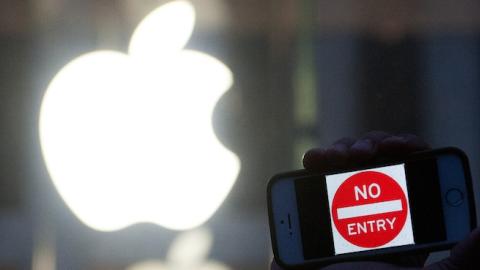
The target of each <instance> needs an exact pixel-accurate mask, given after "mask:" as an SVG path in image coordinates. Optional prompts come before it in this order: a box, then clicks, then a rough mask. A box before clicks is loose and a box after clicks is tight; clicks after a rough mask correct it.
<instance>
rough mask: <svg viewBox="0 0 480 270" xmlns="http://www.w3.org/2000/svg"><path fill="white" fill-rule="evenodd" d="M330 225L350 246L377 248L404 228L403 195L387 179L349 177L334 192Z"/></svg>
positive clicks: (362, 174) (370, 175)
mask: <svg viewBox="0 0 480 270" xmlns="http://www.w3.org/2000/svg"><path fill="white" fill-rule="evenodd" d="M331 208H332V218H333V223H334V224H335V227H336V229H337V231H338V232H339V233H340V235H341V236H342V237H343V238H344V239H345V240H347V241H348V242H350V243H351V244H353V245H356V246H359V247H364V248H375V247H380V246H383V245H385V244H387V243H388V242H390V241H392V240H393V239H394V238H395V237H396V236H397V235H398V234H399V233H400V232H401V231H402V228H403V226H404V225H405V221H406V219H407V214H408V204H407V199H406V195H405V193H404V191H403V189H402V188H401V186H400V185H399V184H398V183H397V182H396V181H395V180H394V179H393V178H392V177H390V176H388V175H386V174H384V173H381V172H376V171H364V172H360V173H357V174H354V175H352V176H350V177H349V178H348V179H346V180H345V181H344V182H343V183H342V184H341V185H340V186H339V188H338V189H337V191H336V192H335V195H334V197H333V201H332V207H331Z"/></svg>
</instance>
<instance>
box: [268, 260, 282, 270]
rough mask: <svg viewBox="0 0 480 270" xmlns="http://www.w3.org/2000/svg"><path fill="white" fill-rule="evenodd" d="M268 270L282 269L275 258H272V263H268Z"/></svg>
mask: <svg viewBox="0 0 480 270" xmlns="http://www.w3.org/2000/svg"><path fill="white" fill-rule="evenodd" d="M270 270H283V269H282V268H281V267H280V266H278V264H277V263H276V262H275V259H274V260H272V263H271V264H270Z"/></svg>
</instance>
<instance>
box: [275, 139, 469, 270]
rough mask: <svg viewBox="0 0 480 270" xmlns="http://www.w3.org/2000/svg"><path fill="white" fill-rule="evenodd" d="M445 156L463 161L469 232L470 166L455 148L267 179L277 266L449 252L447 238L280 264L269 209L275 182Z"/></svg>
mask: <svg viewBox="0 0 480 270" xmlns="http://www.w3.org/2000/svg"><path fill="white" fill-rule="evenodd" d="M444 154H453V155H456V156H458V157H459V158H460V160H461V161H462V167H463V170H464V174H465V181H466V183H465V186H466V192H467V194H466V201H467V203H468V207H469V212H470V230H473V228H475V227H476V225H477V219H476V212H475V201H474V200H475V199H474V195H473V185H472V177H471V172H470V166H469V162H468V157H467V156H466V154H465V153H464V152H463V151H462V150H460V149H458V148H455V147H446V148H440V149H435V150H427V151H421V152H416V153H413V154H410V155H407V156H405V157H396V158H388V159H382V160H377V161H376V162H371V163H368V164H363V165H360V166H350V167H345V168H342V169H330V170H323V171H307V170H297V171H292V172H286V173H280V174H277V175H275V176H273V177H272V178H271V179H270V181H269V182H268V185H267V206H268V213H269V223H270V235H271V239H272V247H273V253H274V256H275V258H276V262H277V263H278V264H279V265H280V266H282V267H285V268H290V267H310V266H322V265H327V264H332V263H335V262H341V261H345V260H347V259H348V260H349V261H355V260H366V259H375V260H390V259H392V258H394V256H396V255H398V254H409V253H418V252H419V251H424V252H430V251H436V250H443V249H448V248H450V247H452V246H453V245H454V244H455V243H456V242H457V241H448V239H447V240H446V241H442V242H440V243H433V244H422V245H414V246H402V247H391V248H385V249H376V250H370V251H364V252H356V253H350V254H342V255H337V256H333V257H328V258H321V259H314V260H307V261H305V260H304V262H303V263H300V264H289V263H286V262H284V261H282V259H281V257H280V256H279V250H278V245H277V244H278V240H277V231H276V226H277V224H275V222H274V218H273V215H272V213H273V206H272V200H271V198H272V196H271V195H272V194H271V192H272V186H273V185H274V184H275V183H276V182H277V181H280V180H285V179H287V178H290V179H292V178H303V177H307V176H318V175H328V174H337V173H342V172H348V171H354V170H363V169H369V168H374V167H381V166H389V165H393V164H398V163H402V162H408V161H412V160H417V159H422V158H427V157H432V156H437V155H444ZM296 233H297V234H300V231H297V232H296Z"/></svg>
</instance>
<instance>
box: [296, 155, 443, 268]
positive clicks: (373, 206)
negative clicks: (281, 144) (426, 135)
mask: <svg viewBox="0 0 480 270" xmlns="http://www.w3.org/2000/svg"><path fill="white" fill-rule="evenodd" d="M295 192H296V194H297V196H296V197H297V205H298V210H299V219H300V230H301V236H302V245H303V255H304V258H305V259H306V260H308V259H317V258H322V257H330V256H334V255H340V254H346V253H352V252H361V251H368V250H374V249H382V248H389V247H399V246H407V245H414V244H428V243H433V242H440V241H444V240H446V233H445V224H444V218H443V210H442V198H441V192H440V184H439V179H438V170H437V160H436V158H428V159H422V160H412V161H407V162H405V163H399V164H393V165H389V166H383V167H376V168H370V169H366V170H357V171H349V172H343V173H337V174H330V175H323V176H322V175H320V176H310V177H305V178H302V179H299V180H298V181H296V182H295Z"/></svg>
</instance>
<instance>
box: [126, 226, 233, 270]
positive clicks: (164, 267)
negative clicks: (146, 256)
mask: <svg viewBox="0 0 480 270" xmlns="http://www.w3.org/2000/svg"><path fill="white" fill-rule="evenodd" d="M212 242H213V237H212V233H211V232H210V231H209V230H207V229H205V228H202V229H197V230H193V231H188V232H184V233H182V234H180V235H179V236H178V237H177V238H175V240H174V241H173V243H172V244H171V246H170V248H169V250H168V253H167V257H166V259H165V261H161V260H148V261H143V262H139V263H136V264H134V265H132V266H130V267H128V268H127V270H229V269H230V268H229V267H228V266H226V265H225V264H223V263H221V262H217V261H214V260H209V259H208V255H209V253H210V249H211V246H212Z"/></svg>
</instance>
